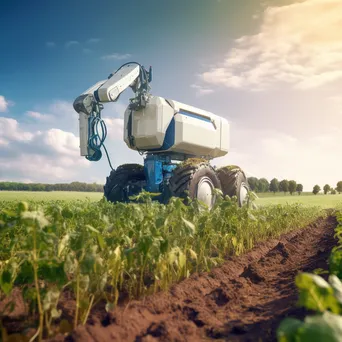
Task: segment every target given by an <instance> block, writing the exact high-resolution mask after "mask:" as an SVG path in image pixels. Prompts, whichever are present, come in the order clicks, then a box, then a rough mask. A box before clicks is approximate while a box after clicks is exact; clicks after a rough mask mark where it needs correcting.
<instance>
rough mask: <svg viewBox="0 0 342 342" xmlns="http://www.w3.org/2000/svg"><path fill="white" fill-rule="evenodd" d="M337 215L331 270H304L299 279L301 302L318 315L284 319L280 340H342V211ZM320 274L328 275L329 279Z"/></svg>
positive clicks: (278, 332)
mask: <svg viewBox="0 0 342 342" xmlns="http://www.w3.org/2000/svg"><path fill="white" fill-rule="evenodd" d="M336 218H337V221H338V226H337V228H336V229H335V237H336V238H337V240H338V242H337V245H336V246H335V247H334V248H333V250H332V251H331V254H330V257H329V260H328V264H329V271H323V270H320V269H318V270H316V271H315V272H314V273H305V272H303V273H300V274H298V275H297V277H296V280H295V283H296V286H297V288H298V291H299V301H298V305H299V306H301V307H304V308H306V309H308V310H310V311H311V312H315V314H314V315H310V316H307V317H306V318H305V319H304V321H300V320H298V319H295V318H286V319H284V320H283V321H282V322H281V324H280V326H279V328H278V331H277V335H278V341H279V342H292V341H296V342H315V341H324V342H338V341H342V282H341V280H342V212H338V213H337V215H336ZM319 273H320V274H324V275H325V278H327V281H326V280H325V279H324V278H323V277H322V276H320V275H319Z"/></svg>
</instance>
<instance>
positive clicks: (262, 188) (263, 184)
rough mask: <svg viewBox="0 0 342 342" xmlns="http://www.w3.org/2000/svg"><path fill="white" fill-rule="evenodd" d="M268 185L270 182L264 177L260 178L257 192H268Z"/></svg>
mask: <svg viewBox="0 0 342 342" xmlns="http://www.w3.org/2000/svg"><path fill="white" fill-rule="evenodd" d="M269 187H270V183H269V182H268V180H267V179H266V178H260V179H259V181H258V186H257V190H258V192H268V189H269Z"/></svg>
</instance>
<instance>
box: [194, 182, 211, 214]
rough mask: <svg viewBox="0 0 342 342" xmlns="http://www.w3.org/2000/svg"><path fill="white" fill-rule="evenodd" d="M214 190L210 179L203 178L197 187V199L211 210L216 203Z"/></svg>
mask: <svg viewBox="0 0 342 342" xmlns="http://www.w3.org/2000/svg"><path fill="white" fill-rule="evenodd" d="M214 189H215V186H214V184H213V182H212V181H211V179H210V178H208V177H203V178H201V180H200V181H199V183H198V185H197V199H198V200H199V201H201V202H203V203H204V204H206V205H207V206H208V207H209V209H211V208H212V206H213V205H214V202H215V195H214Z"/></svg>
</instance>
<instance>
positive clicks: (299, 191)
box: [296, 184, 303, 195]
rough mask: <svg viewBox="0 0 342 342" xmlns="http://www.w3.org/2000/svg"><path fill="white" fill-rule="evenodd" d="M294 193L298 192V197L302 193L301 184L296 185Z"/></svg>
mask: <svg viewBox="0 0 342 342" xmlns="http://www.w3.org/2000/svg"><path fill="white" fill-rule="evenodd" d="M296 191H297V192H298V195H300V194H301V193H302V192H303V184H297V186H296Z"/></svg>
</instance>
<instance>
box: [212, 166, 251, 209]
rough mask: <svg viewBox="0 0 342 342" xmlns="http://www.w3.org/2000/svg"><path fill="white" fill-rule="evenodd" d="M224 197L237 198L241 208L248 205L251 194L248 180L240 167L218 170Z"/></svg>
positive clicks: (226, 167) (227, 167)
mask: <svg viewBox="0 0 342 342" xmlns="http://www.w3.org/2000/svg"><path fill="white" fill-rule="evenodd" d="M217 175H218V177H219V179H220V182H221V186H222V192H223V195H224V196H226V195H228V196H229V197H233V196H236V197H237V200H238V204H239V206H240V207H242V206H243V205H245V204H246V201H247V196H248V192H249V185H248V180H247V177H246V175H245V173H244V172H243V171H242V170H241V168H240V167H238V166H235V165H229V166H225V167H222V168H220V169H218V170H217Z"/></svg>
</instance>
